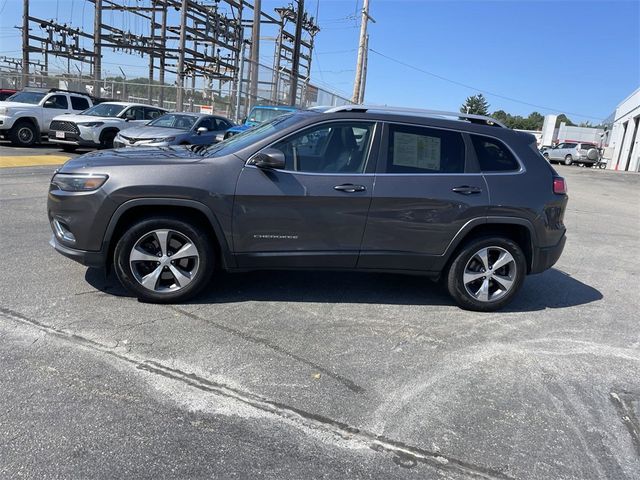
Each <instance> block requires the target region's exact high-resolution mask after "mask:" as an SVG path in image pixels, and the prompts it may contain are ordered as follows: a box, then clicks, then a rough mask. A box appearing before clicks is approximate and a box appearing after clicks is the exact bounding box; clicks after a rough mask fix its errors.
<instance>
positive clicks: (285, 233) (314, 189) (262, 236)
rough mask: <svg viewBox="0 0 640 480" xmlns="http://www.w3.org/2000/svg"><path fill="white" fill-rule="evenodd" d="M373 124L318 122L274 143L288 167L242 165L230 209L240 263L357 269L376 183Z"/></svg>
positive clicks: (263, 265)
mask: <svg viewBox="0 0 640 480" xmlns="http://www.w3.org/2000/svg"><path fill="white" fill-rule="evenodd" d="M374 126H375V124H374V123H373V122H363V121H332V122H326V123H323V124H320V125H315V126H312V127H309V128H307V129H305V130H303V131H301V132H298V133H295V134H293V135H290V136H289V137H287V138H285V139H283V140H281V141H279V142H277V143H276V144H274V145H272V146H271V147H272V148H276V149H278V150H280V151H281V152H283V154H284V156H285V162H286V167H285V169H283V170H269V169H261V168H258V167H255V166H253V165H246V166H245V167H244V169H243V170H242V172H241V174H240V177H239V179H238V184H237V187H236V195H235V203H234V207H233V242H234V250H235V253H236V255H237V259H238V265H239V266H240V267H316V268H323V267H327V268H349V267H355V265H356V262H357V258H358V253H359V250H360V245H361V242H362V235H363V233H364V227H365V223H366V218H367V213H368V211H369V204H370V203H371V192H372V189H373V178H374V177H373V172H372V171H368V168H369V170H371V169H372V168H373V166H374V165H373V163H374V162H375V158H370V151H371V150H372V149H371V144H372V141H373V139H374V138H373V137H374V132H375V128H374Z"/></svg>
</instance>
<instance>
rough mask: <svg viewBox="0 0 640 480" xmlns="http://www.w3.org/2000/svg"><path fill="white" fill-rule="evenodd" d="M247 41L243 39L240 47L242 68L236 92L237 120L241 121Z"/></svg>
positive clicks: (239, 72)
mask: <svg viewBox="0 0 640 480" xmlns="http://www.w3.org/2000/svg"><path fill="white" fill-rule="evenodd" d="M245 45H246V43H245V42H244V41H243V42H242V46H241V47H240V68H239V70H238V90H237V92H236V112H235V113H236V120H237V121H238V122H239V121H240V108H241V105H242V76H243V74H244V48H245Z"/></svg>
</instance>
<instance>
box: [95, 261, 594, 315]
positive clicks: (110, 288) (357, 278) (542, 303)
mask: <svg viewBox="0 0 640 480" xmlns="http://www.w3.org/2000/svg"><path fill="white" fill-rule="evenodd" d="M85 279H86V280H87V282H88V283H89V284H90V285H92V286H93V287H94V288H96V289H98V290H100V291H102V292H105V293H108V294H110V295H114V296H130V295H129V294H128V293H127V291H126V290H124V288H122V286H120V284H119V283H118V280H117V279H116V278H115V276H114V275H113V274H110V275H107V274H105V272H104V270H99V269H92V268H90V269H88V270H87V273H86V275H85ZM600 299H602V294H601V293H600V292H599V291H598V290H596V289H595V288H593V287H591V286H589V285H586V284H585V283H582V282H580V281H579V280H576V279H574V278H573V277H571V276H570V275H568V274H566V273H564V272H562V271H560V270H557V269H551V270H548V271H546V272H544V273H542V274H539V275H533V276H530V277H527V279H526V281H525V283H524V286H523V288H522V290H521V291H520V292H519V294H518V295H517V296H516V298H515V299H514V301H513V302H512V303H511V304H510V305H508V306H507V307H506V308H505V309H504V311H508V312H525V311H535V310H544V309H545V308H566V307H573V306H577V305H584V304H587V303H591V302H595V301H598V300H600ZM245 301H269V302H314V303H377V304H389V305H454V303H453V301H452V300H451V299H450V297H449V295H448V294H447V292H446V290H445V289H444V288H443V287H442V286H441V285H440V284H438V283H434V282H431V281H429V280H428V279H426V278H425V277H421V276H410V275H396V274H382V273H360V272H291V271H256V272H247V273H224V272H219V273H217V274H216V275H215V277H214V279H213V281H212V283H211V285H210V286H209V287H208V288H206V289H205V291H204V292H203V293H201V294H200V295H199V296H198V297H196V298H194V299H192V300H190V301H188V302H187V303H191V304H207V303H208V304H216V303H237V302H245Z"/></svg>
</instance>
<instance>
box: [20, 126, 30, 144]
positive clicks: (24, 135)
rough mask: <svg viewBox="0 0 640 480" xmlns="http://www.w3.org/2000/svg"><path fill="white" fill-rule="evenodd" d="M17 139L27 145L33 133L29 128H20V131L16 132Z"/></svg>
mask: <svg viewBox="0 0 640 480" xmlns="http://www.w3.org/2000/svg"><path fill="white" fill-rule="evenodd" d="M18 138H19V139H20V141H22V142H25V143H28V142H30V141H31V140H33V132H32V131H31V129H30V128H27V127H22V128H21V129H20V130H18Z"/></svg>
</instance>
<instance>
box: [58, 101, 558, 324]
mask: <svg viewBox="0 0 640 480" xmlns="http://www.w3.org/2000/svg"><path fill="white" fill-rule="evenodd" d="M446 115H448V117H447V116H445V114H444V113H443V112H430V111H420V112H416V111H398V110H397V109H396V110H393V109H389V108H385V107H370V108H367V107H363V106H358V105H355V106H345V107H337V108H335V109H332V110H329V111H327V112H325V113H319V112H309V111H306V112H297V113H293V114H286V115H282V116H280V117H277V118H275V119H274V120H272V121H270V122H268V123H265V124H262V125H260V126H257V127H255V128H253V129H250V130H247V131H245V132H243V133H240V134H238V135H236V136H234V137H232V138H230V139H228V140H225V141H223V142H220V143H217V144H215V145H212V146H210V147H207V148H200V149H188V148H180V147H164V148H152V147H146V148H143V147H141V148H138V149H116V150H111V151H106V152H105V151H102V152H96V153H89V154H86V155H83V156H80V157H77V158H74V159H71V160H69V161H68V162H67V163H66V164H65V165H64V166H63V167H62V168H61V169H60V170H59V171H58V172H57V173H56V174H55V175H54V176H53V178H52V180H51V186H50V189H49V200H48V206H47V210H48V215H49V221H50V222H51V227H52V230H53V237H52V240H51V243H52V245H53V246H54V247H55V249H56V250H58V252H60V253H62V254H63V255H65V256H67V257H70V258H73V259H75V260H77V261H79V262H81V263H83V264H85V265H90V266H96V267H105V266H106V267H108V268H113V270H115V273H116V275H117V277H118V279H119V280H120V282H121V283H122V284H123V285H124V286H125V287H126V288H127V289H128V290H129V291H130V292H132V293H133V294H134V295H136V296H137V297H139V298H141V299H144V300H146V301H152V302H179V301H182V300H184V299H186V298H188V297H190V296H192V295H195V294H196V293H198V292H199V291H201V290H202V289H203V288H204V287H205V286H206V285H207V284H208V282H209V279H210V278H211V276H212V274H213V273H214V271H216V270H218V269H223V270H227V271H246V270H255V269H311V270H316V269H323V270H327V269H331V270H337V271H345V270H358V271H363V272H371V271H387V272H396V273H407V274H420V275H424V276H426V277H430V278H433V279H438V278H440V279H442V280H443V282H444V283H445V284H446V286H447V289H448V291H449V293H450V295H451V296H452V298H453V299H454V300H455V301H456V302H457V303H458V304H459V305H460V306H462V307H463V308H468V309H473V310H480V311H491V310H496V309H498V308H501V307H502V306H504V305H506V304H507V303H508V302H509V301H510V300H511V299H512V298H513V296H514V295H515V293H516V292H517V291H518V289H519V288H520V287H521V286H522V284H523V281H524V279H525V276H526V275H528V274H534V273H539V272H542V271H544V270H546V269H548V268H550V267H551V266H552V265H553V264H554V263H555V262H556V260H557V259H558V258H559V256H560V254H561V253H562V250H563V248H564V244H565V239H566V237H565V226H564V224H563V217H564V212H565V209H566V205H567V195H566V186H565V182H564V179H563V178H562V177H560V176H558V174H557V173H556V171H555V170H554V169H553V168H552V167H551V165H549V163H548V162H547V161H546V160H545V159H544V158H543V157H542V155H541V154H540V152H538V150H537V148H536V141H535V138H534V137H533V136H532V135H530V134H527V133H523V132H516V131H513V130H511V129H509V128H506V127H504V126H503V125H501V124H500V123H499V122H498V121H496V120H494V119H492V118H489V117H481V116H476V115H468V114H461V113H451V114H446Z"/></svg>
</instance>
